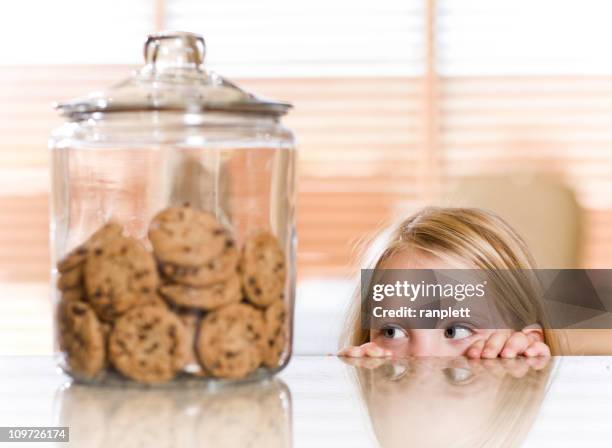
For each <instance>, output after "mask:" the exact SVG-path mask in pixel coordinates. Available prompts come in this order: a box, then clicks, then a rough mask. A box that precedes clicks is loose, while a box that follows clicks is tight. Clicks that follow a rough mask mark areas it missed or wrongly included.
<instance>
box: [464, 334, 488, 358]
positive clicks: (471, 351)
mask: <svg viewBox="0 0 612 448" xmlns="http://www.w3.org/2000/svg"><path fill="white" fill-rule="evenodd" d="M484 345H485V341H484V340H483V339H481V340H479V341H476V342H474V343H473V344H472V345H470V347H469V348H468V349H467V351H466V352H465V355H466V356H467V357H468V358H470V359H479V358H480V355H481V354H482V349H483V348H484Z"/></svg>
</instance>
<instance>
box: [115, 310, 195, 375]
mask: <svg viewBox="0 0 612 448" xmlns="http://www.w3.org/2000/svg"><path fill="white" fill-rule="evenodd" d="M108 347H109V348H108V350H109V357H110V360H111V362H112V364H113V365H114V366H115V368H116V369H117V370H119V371H120V372H121V373H123V375H125V376H126V377H128V378H131V379H133V380H136V381H141V382H143V383H164V382H167V381H170V380H172V379H173V378H174V376H175V375H176V374H177V373H178V372H179V371H181V370H182V369H183V367H184V366H185V363H186V360H187V357H188V345H187V335H186V331H185V327H184V326H183V324H182V323H181V321H180V320H179V318H178V317H177V316H176V315H175V314H173V313H172V312H170V311H169V310H167V309H164V308H162V307H159V306H141V307H137V308H134V309H132V310H130V311H128V312H127V313H126V314H124V315H123V316H121V317H120V318H119V319H117V321H116V322H115V326H114V328H113V330H112V332H111V335H110V338H109V344H108Z"/></svg>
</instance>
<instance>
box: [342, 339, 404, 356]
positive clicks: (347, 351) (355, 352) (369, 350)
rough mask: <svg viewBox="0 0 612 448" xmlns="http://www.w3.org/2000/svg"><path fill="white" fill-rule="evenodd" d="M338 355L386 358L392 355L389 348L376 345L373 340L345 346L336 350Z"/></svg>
mask: <svg viewBox="0 0 612 448" xmlns="http://www.w3.org/2000/svg"><path fill="white" fill-rule="evenodd" d="M338 356H346V357H348V358H366V357H369V358H386V357H389V356H393V353H392V352H391V350H387V349H384V348H382V347H381V346H379V345H377V344H376V343H374V342H366V343H365V344H362V345H359V346H357V347H346V348H343V349H342V350H340V351H339V352H338Z"/></svg>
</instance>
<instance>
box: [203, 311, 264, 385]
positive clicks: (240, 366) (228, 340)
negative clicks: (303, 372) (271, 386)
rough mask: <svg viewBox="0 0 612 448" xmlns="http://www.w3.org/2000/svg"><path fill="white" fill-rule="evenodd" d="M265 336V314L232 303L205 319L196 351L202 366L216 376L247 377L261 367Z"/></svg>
mask: <svg viewBox="0 0 612 448" xmlns="http://www.w3.org/2000/svg"><path fill="white" fill-rule="evenodd" d="M264 337H265V328H264V321H263V316H262V314H261V312H260V311H258V310H256V309H254V308H253V307H251V306H250V305H246V304H243V303H238V304H232V305H228V306H225V307H223V308H220V309H218V310H216V311H213V312H211V313H210V314H208V315H207V316H206V317H205V318H204V320H203V321H202V325H201V327H200V331H199V334H198V340H197V347H196V349H197V353H198V357H199V359H200V362H201V364H202V365H203V366H204V368H205V369H206V370H207V371H208V372H210V373H211V374H213V375H214V376H216V377H220V378H244V377H246V376H247V375H249V374H250V373H252V372H253V371H255V370H256V369H257V367H259V365H260V364H261V360H262V349H263V345H264Z"/></svg>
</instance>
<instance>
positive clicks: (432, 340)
mask: <svg viewBox="0 0 612 448" xmlns="http://www.w3.org/2000/svg"><path fill="white" fill-rule="evenodd" d="M382 268H383V269H474V266H470V265H466V264H462V263H461V262H450V261H444V260H441V259H439V258H434V257H432V256H431V255H428V254H426V253H424V252H418V253H415V252H414V251H410V252H408V251H406V252H399V253H397V254H395V255H393V256H391V257H390V258H389V259H388V260H386V261H385V263H384V266H382ZM493 331H494V330H490V329H478V328H476V325H475V324H474V322H470V321H469V319H464V320H453V321H450V320H449V321H448V322H445V323H444V324H443V325H442V328H437V329H404V328H400V327H399V326H397V325H395V324H393V323H391V322H390V323H389V324H387V325H385V326H383V327H382V328H380V329H372V330H371V331H370V341H372V342H375V343H376V344H378V345H380V346H381V347H383V348H385V349H388V350H390V351H391V352H393V354H394V356H397V357H407V356H461V355H464V354H465V352H466V350H467V349H468V348H469V347H470V346H472V344H474V343H475V342H476V341H478V340H486V339H487V338H488V337H489V336H490V335H491V333H493Z"/></svg>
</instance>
